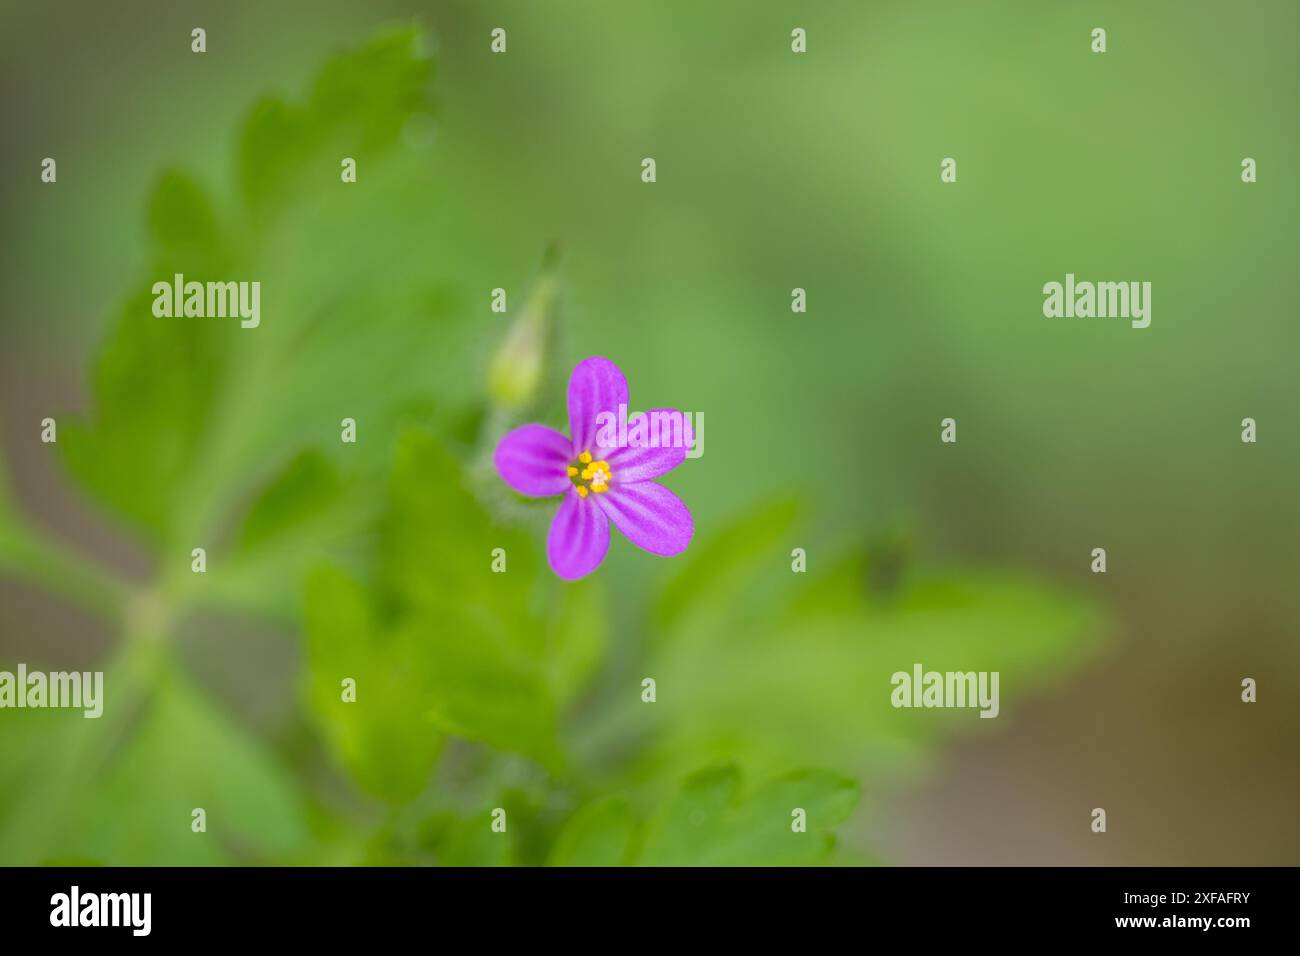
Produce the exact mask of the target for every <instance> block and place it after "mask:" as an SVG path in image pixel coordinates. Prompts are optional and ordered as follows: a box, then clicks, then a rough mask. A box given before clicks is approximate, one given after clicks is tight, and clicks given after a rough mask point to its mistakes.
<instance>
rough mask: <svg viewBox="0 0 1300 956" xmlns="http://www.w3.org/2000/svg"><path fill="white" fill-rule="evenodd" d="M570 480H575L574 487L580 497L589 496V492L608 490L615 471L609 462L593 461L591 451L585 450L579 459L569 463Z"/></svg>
mask: <svg viewBox="0 0 1300 956" xmlns="http://www.w3.org/2000/svg"><path fill="white" fill-rule="evenodd" d="M567 471H568V474H569V480H570V481H571V482H573V487H575V488H577V489H578V497H579V498H585V497H587V492H589V491H594V492H596V493H597V494H599V493H601V492H604V491H608V490H609V483H610V482H611V481H613V479H614V473H613V472H612V471H611V470H610V467H609V462H607V461H593V460H592V458H591V452H589V451H584V452H583V453H582V454H581V455H579V456H578V460H577V461H576V462H575V463H574V464H572V465H569V467H568V469H567Z"/></svg>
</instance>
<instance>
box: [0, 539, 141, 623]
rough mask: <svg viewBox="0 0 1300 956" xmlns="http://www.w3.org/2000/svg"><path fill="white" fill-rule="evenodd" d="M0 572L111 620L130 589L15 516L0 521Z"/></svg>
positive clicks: (114, 620)
mask: <svg viewBox="0 0 1300 956" xmlns="http://www.w3.org/2000/svg"><path fill="white" fill-rule="evenodd" d="M0 572H7V573H9V574H11V575H13V576H14V577H16V578H19V579H21V580H26V581H30V582H32V583H34V584H38V585H40V586H41V587H43V588H44V589H46V590H47V591H50V592H51V593H53V594H57V595H59V596H60V597H64V598H67V599H68V600H70V601H73V602H75V603H76V604H77V605H79V606H80V607H82V608H84V609H86V610H88V611H91V612H93V613H95V614H97V615H99V616H100V617H102V618H105V619H107V620H108V621H110V622H112V623H114V624H117V623H119V622H120V621H121V618H122V612H123V610H124V609H125V607H126V604H127V600H128V597H129V593H130V591H129V587H128V585H127V584H126V583H125V582H123V581H121V580H120V579H118V578H116V577H114V576H113V575H112V574H111V573H109V572H108V571H106V570H105V569H103V568H102V567H100V566H99V565H97V564H94V563H92V562H90V561H87V560H86V559H85V558H82V557H81V556H80V555H77V554H75V553H74V552H72V551H70V550H68V549H67V548H64V547H63V546H62V545H60V544H58V543H56V542H55V541H52V540H51V539H50V538H48V537H47V536H45V535H44V534H40V533H37V532H33V531H31V530H29V529H28V528H26V527H24V526H23V525H21V524H20V523H18V522H17V519H16V518H15V519H14V520H13V521H12V522H11V523H10V525H9V526H8V527H4V526H3V525H0Z"/></svg>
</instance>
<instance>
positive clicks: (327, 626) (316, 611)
mask: <svg viewBox="0 0 1300 956" xmlns="http://www.w3.org/2000/svg"><path fill="white" fill-rule="evenodd" d="M368 602H369V598H368V595H367V593H366V591H365V590H364V589H363V588H362V587H361V585H359V584H357V583H356V582H354V581H353V580H351V579H350V578H348V577H347V575H345V574H343V573H342V572H340V571H337V570H333V569H328V568H323V569H320V570H318V571H316V572H315V573H314V574H313V575H312V577H311V580H310V582H309V584H308V587H307V595H306V608H307V611H306V625H305V626H306V633H307V654H308V663H309V667H308V675H309V676H308V699H309V702H310V704H311V709H312V713H313V714H314V715H315V717H316V721H317V724H318V725H319V726H320V727H321V728H322V730H323V731H324V733H325V736H326V738H327V739H328V740H329V742H330V743H331V744H332V746H333V750H334V751H335V753H337V754H338V755H339V758H340V759H341V761H342V762H343V764H344V765H345V766H346V767H347V769H348V770H349V771H350V772H351V774H352V775H353V777H354V778H355V779H356V781H357V783H358V785H359V786H360V787H361V788H362V789H363V790H366V791H367V792H369V793H371V794H373V795H375V796H377V797H380V798H382V799H384V800H386V801H389V802H391V803H394V804H401V803H405V802H407V801H409V800H411V799H412V798H414V797H415V796H416V795H418V794H419V793H420V791H421V790H423V789H424V787H425V785H426V784H427V783H428V780H429V774H430V772H431V771H432V769H433V766H434V763H435V761H436V760H437V757H438V754H439V752H440V751H441V749H442V742H443V736H442V734H441V733H439V732H438V730H437V729H436V728H435V727H434V725H433V723H432V721H431V720H430V718H429V711H430V708H431V706H432V703H433V698H432V688H431V686H430V682H429V681H428V679H427V668H425V667H423V666H421V665H420V664H419V662H420V661H421V659H422V653H421V648H420V646H419V645H418V643H412V642H411V640H410V638H412V637H413V636H414V635H412V634H411V633H409V632H405V633H404V632H393V631H390V630H388V629H386V628H384V627H383V626H382V625H380V624H379V623H378V622H376V621H375V620H374V619H373V616H372V614H371V610H370V607H369V603H368ZM345 680H352V681H354V682H355V690H356V700H355V701H354V702H347V701H345V700H344V694H343V684H344V681H345Z"/></svg>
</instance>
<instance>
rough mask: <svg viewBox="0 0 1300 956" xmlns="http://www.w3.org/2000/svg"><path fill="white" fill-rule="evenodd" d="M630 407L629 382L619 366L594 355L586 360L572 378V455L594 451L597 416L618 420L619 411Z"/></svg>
mask: <svg viewBox="0 0 1300 956" xmlns="http://www.w3.org/2000/svg"><path fill="white" fill-rule="evenodd" d="M620 405H622V406H624V408H625V409H626V407H627V379H626V378H624V377H623V373H622V372H621V371H619V368H618V366H617V365H615V364H614V363H613V362H611V361H610V360H609V359H607V358H602V357H601V356H599V355H593V356H591V358H586V359H583V360H582V361H581V362H579V363H578V367H577V368H575V369H574V370H573V374H572V375H571V376H569V433H570V434H571V435H573V451H574V453H575V454H579V455H580V454H582V453H583V452H584V451H591V450H592V446H593V445H594V444H595V443H596V431H597V422H596V416H598V415H599V414H600V413H601V412H609V413H610V414H611V415H613V416H614V419H615V421H617V420H618V407H619V406H620Z"/></svg>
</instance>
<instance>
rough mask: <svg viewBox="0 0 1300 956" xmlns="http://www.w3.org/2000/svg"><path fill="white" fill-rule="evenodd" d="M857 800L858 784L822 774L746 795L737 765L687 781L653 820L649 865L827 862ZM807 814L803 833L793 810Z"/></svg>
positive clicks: (790, 778)
mask: <svg viewBox="0 0 1300 956" xmlns="http://www.w3.org/2000/svg"><path fill="white" fill-rule="evenodd" d="M857 800H858V786H857V784H856V783H855V782H854V781H853V780H849V779H847V778H845V777H841V776H838V775H836V774H833V773H829V772H826V771H819V770H805V771H799V772H796V773H791V774H786V775H785V776H782V777H778V778H777V779H775V780H773V781H771V782H770V783H768V784H766V785H764V786H762V787H760V788H758V789H757V790H755V791H754V792H753V793H752V794H749V795H744V794H742V789H741V775H740V772H739V771H738V770H737V769H736V768H735V767H732V766H725V767H718V768H714V769H710V770H704V771H701V772H699V773H696V774H694V775H692V776H691V777H689V778H688V779H687V780H686V782H685V783H684V784H683V786H682V789H681V792H680V793H679V794H677V796H675V797H673V798H672V799H670V800H669V801H668V803H667V804H666V805H665V806H664V807H663V809H662V810H660V812H659V813H658V814H657V815H656V817H655V818H654V820H653V821H652V822H651V824H650V826H649V828H648V831H647V833H646V839H645V849H644V852H643V853H642V855H641V857H640V859H639V860H638V861H637V862H638V863H639V864H641V865H643V866H759V865H761V866H801V865H807V864H812V863H818V862H821V861H822V860H824V859H826V858H827V857H828V856H829V854H830V852H831V850H832V849H833V847H834V845H835V837H834V834H833V833H832V832H831V831H832V830H833V829H834V828H835V827H836V826H838V825H839V824H841V823H843V822H844V821H845V820H847V819H848V818H849V815H850V814H851V813H852V811H853V808H854V806H855V805H856V803H857ZM797 810H802V811H804V814H805V824H806V830H805V832H796V830H795V828H794V826H793V824H794V822H795V817H794V815H793V814H794V813H795V811H797Z"/></svg>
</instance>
